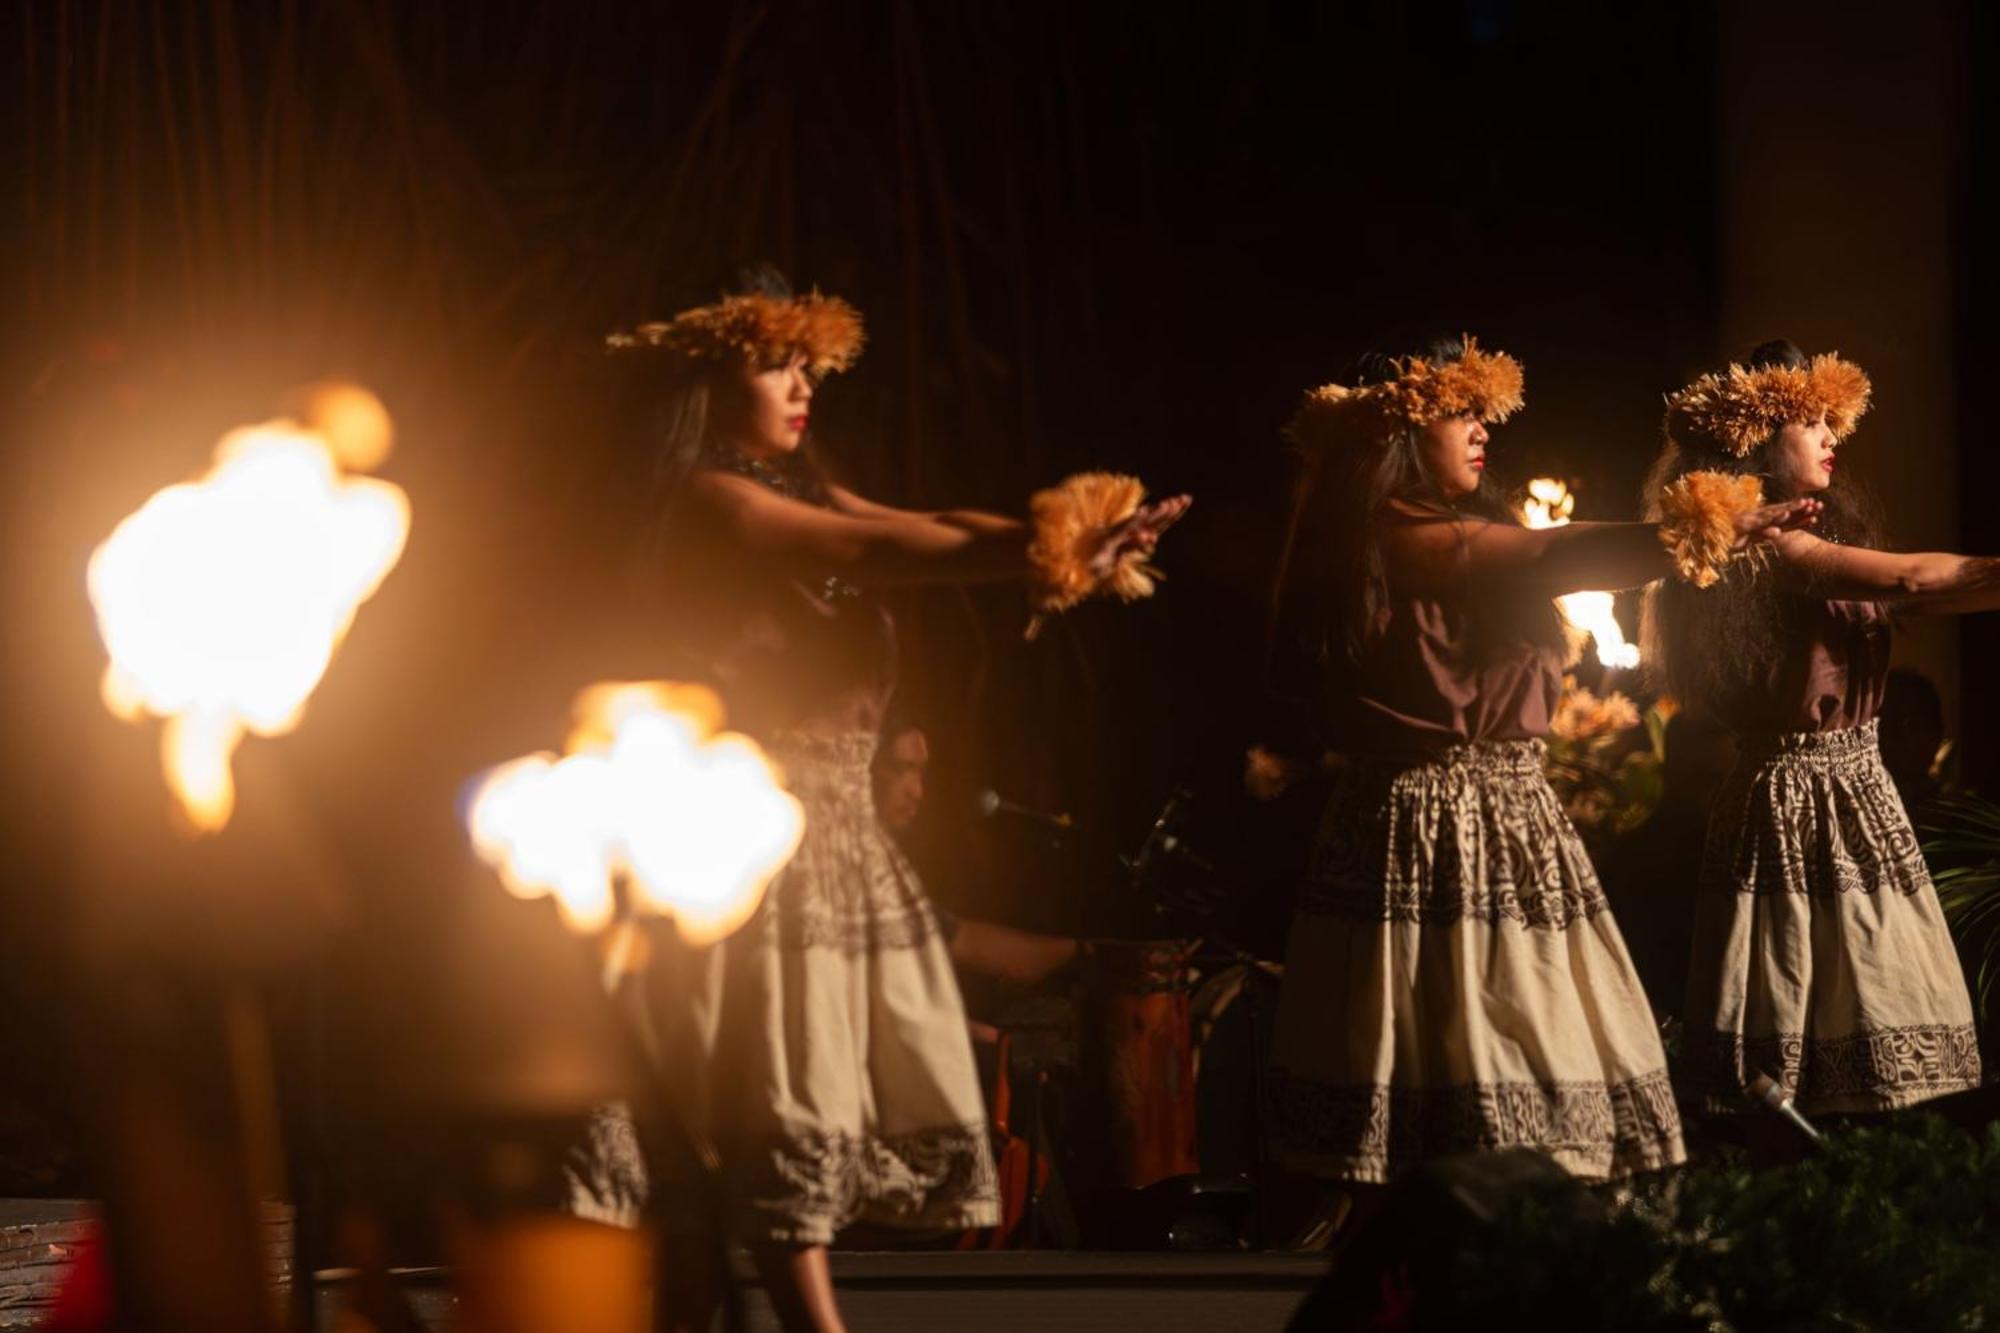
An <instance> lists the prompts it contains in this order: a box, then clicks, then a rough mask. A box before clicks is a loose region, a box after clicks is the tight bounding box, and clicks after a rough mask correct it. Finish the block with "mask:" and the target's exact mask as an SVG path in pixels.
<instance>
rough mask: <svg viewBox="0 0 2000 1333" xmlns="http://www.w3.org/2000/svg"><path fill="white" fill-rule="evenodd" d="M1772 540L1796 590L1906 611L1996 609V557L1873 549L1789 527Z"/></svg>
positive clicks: (1999, 602)
mask: <svg viewBox="0 0 2000 1333" xmlns="http://www.w3.org/2000/svg"><path fill="white" fill-rule="evenodd" d="M1776 545H1777V550H1778V557H1779V562H1780V563H1779V571H1780V574H1779V577H1780V578H1782V579H1783V580H1784V583H1785V586H1786V587H1788V588H1790V589H1791V590H1792V591H1795V592H1802V593H1811V594H1813V595H1814V596H1819V597H1834V598H1846V599H1852V600H1855V601H1870V602H1887V603H1889V604H1890V605H1892V606H1894V607H1895V608H1896V609H1897V610H1898V611H1902V612H1904V613H1906V614H1910V615H1957V614H1961V613H1965V612H1972V611H1994V610H2000V557H1994V556H1975V555H1953V554H1951V553H1950V552H1946V551H1926V552H1916V553H1910V554H1905V553H1901V552H1896V551H1874V550H1870V549H1868V548H1867V547H1865V546H1841V545H1837V544H1835V543H1833V542H1829V541H1822V540H1821V539H1820V538H1818V537H1815V536H1813V535H1812V534H1811V533H1808V532H1788V533H1786V534H1785V535H1784V536H1783V537H1780V538H1779V539H1778V541H1777V543H1776Z"/></svg>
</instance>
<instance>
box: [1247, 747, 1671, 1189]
mask: <svg viewBox="0 0 2000 1333" xmlns="http://www.w3.org/2000/svg"><path fill="white" fill-rule="evenodd" d="M1543 753H1544V747H1543V745H1542V743H1541V742H1540V741H1487V742H1478V743H1474V744H1470V745H1463V746H1457V747H1454V748H1452V749H1449V750H1446V751H1444V752H1443V753H1442V754H1440V755H1438V756H1436V757H1435V758H1433V759H1431V760H1429V761H1427V762H1421V763H1417V764H1414V765H1407V764H1405V765H1398V764H1392V763H1387V762H1382V761H1376V760H1366V761H1361V762H1358V763H1356V764H1355V765H1353V766H1351V767H1350V768H1349V770H1348V771H1347V772H1346V774H1345V775H1343V777H1342V779H1341V781H1340V783H1339V785H1338V787H1337V789H1336V790H1335V792H1334V795H1333V798H1332V800H1331V802H1330V803H1329V805H1328V807H1327V812H1326V815H1325V818H1324V820H1323V822H1322V824H1321V827H1320V834H1319V844H1318V848H1317V851H1316V854H1315V857H1314V866H1313V871H1312V875H1311V877H1310V880H1309V883H1308V884H1307V886H1306V889H1305V891H1304V893H1303V894H1302V896H1301V899H1300V904H1299V909H1298V913H1297V916H1296V917H1295V918H1294V920H1293V924H1292V935H1291V942H1290V945H1289V948H1288V951H1287V955H1286V962H1285V983H1284V993H1283V997H1282V999H1281V1000H1280V1002H1279V1009H1278V1026H1277V1034H1276V1038H1275V1048H1274V1058H1273V1063H1274V1066H1275V1068H1274V1073H1273V1078H1272V1101H1273V1106H1272V1114H1273V1134H1274V1138H1275V1140H1276V1142H1277V1145H1278V1153H1279V1156H1280V1157H1281V1159H1282V1160H1284V1161H1286V1162H1287V1163H1288V1164H1290V1165H1292V1166H1294V1167H1296V1168H1298V1169H1300V1170H1305V1171H1309V1172H1312V1173H1314V1174H1318V1175H1322V1176H1326V1177H1331V1178H1334V1179H1343V1180H1355V1181H1375V1182H1380V1181H1386V1180H1388V1179H1390V1178H1391V1177H1392V1176H1393V1175H1395V1174H1396V1173H1398V1172H1400V1171H1402V1170H1404V1169H1405V1168H1407V1167H1410V1166H1412V1165H1414V1164H1416V1163H1418V1162H1420V1161H1422V1160H1424V1159H1426V1158H1431V1157H1438V1156H1443V1155H1446V1154H1450V1153H1458V1152H1467V1151H1472V1150H1480V1149H1497V1148H1509V1147H1528V1148H1536V1149H1539V1150H1541V1151H1543V1152H1546V1153H1548V1154H1549V1155H1550V1156H1551V1157H1553V1158H1554V1159H1555V1160H1557V1161H1558V1162H1560V1163H1561V1164H1562V1165H1563V1166H1564V1167H1566V1168H1567V1169H1568V1170H1570V1171H1572V1172H1574V1173H1575V1174H1577V1175H1579V1176H1582V1177H1585V1178H1588V1179H1598V1180H1601V1179H1606V1178H1610V1177H1614V1176H1621V1175H1627V1174H1630V1173H1632V1172H1634V1171H1643V1170H1650V1169H1654V1168H1657V1167H1663V1166H1668V1165H1671V1164H1673V1163H1676V1162H1679V1161H1682V1160H1684V1158H1685V1152H1684V1150H1683V1148H1682V1145H1681V1130H1680V1117H1679V1113H1678V1111H1677V1110H1676V1108H1675V1105H1674V1097H1673V1090H1672V1088H1671V1086H1670V1085H1669V1083H1668V1081H1667V1071H1666V1059H1665V1057H1664V1055H1663V1054H1662V1051H1661V1048H1660V1038H1659V1033H1658V1031H1657V1029H1656V1028H1655V1026H1654V1022H1653V1015H1652V1010H1651V1009H1650V1008H1649V1007H1648V1005H1647V1003H1646V998H1645V993H1644V991H1643V990H1642V989H1641V988H1640V985H1639V980H1638V977H1637V975H1636V974H1635V973H1634V972H1633V970H1632V963H1631V960H1630V958H1629V957H1628V956H1627V954H1626V952H1625V944H1624V941H1623V940H1622V939H1620V938H1619V935H1618V928H1617V926H1616V925H1615V924H1613V922H1612V919H1611V913H1610V910H1609V905H1608V904H1607V903H1606V901H1605V897H1604V893H1603V890H1602V889H1601V888H1599V886H1598V882H1597V875H1596V872H1595V871H1594V870H1593V869H1592V868H1591V865H1590V859H1589V857H1588V855H1587V854H1586V853H1585V851H1584V849H1583V844H1582V843H1581V842H1580V841H1579V840H1578V838H1577V836H1576V831H1575V830H1574V829H1573V828H1571V826H1570V823H1569V820H1568V819H1567V818H1566V817H1565V816H1564V814H1563V812H1562V807H1561V806H1560V804H1559V803H1558V802H1557V800H1556V796H1555V793H1554V792H1552V791H1551V790H1549V785H1548V781H1547V779H1546V778H1545V777H1544V776H1543V773H1542V759H1543Z"/></svg>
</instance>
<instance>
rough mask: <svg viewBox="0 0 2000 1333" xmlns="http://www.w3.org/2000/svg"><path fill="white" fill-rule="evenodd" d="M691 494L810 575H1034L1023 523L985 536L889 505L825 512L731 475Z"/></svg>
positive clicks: (948, 579) (949, 579)
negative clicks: (1031, 573)
mask: <svg viewBox="0 0 2000 1333" xmlns="http://www.w3.org/2000/svg"><path fill="white" fill-rule="evenodd" d="M688 496H689V499H690V501H691V502H692V503H694V504H697V505H700V506H701V507H703V508H704V509H705V510H707V511H708V513H709V514H710V516H711V517H713V518H714V519H715V520H717V521H718V522H719V523H720V524H721V525H722V527H723V528H724V530H725V531H727V532H728V533H729V534H730V535H731V536H733V537H735V538H736V539H737V540H738V541H740V542H741V543H742V544H743V545H744V546H746V547H748V548H749V549H751V550H753V551H755V552H757V553H759V554H760V555H763V556H766V557H768V558H770V559H772V560H775V561H777V562H778V563H779V564H781V565H787V566H790V567H793V568H796V569H799V570H801V571H802V572H808V573H814V572H817V573H824V572H826V571H828V570H839V571H842V572H845V573H847V574H848V575H850V576H851V577H855V578H861V579H866V580H870V581H873V582H876V583H885V584H889V583H974V582H986V581H998V580H1001V579H1008V578H1020V577H1023V576H1024V575H1025V574H1026V573H1027V570H1028V558H1027V550H1028V533H1027V529H1026V528H1025V527H1024V526H1023V525H1021V524H1018V523H1016V524H1013V525H1012V526H1011V527H1008V528H1005V529H1002V530H997V531H979V530H976V529H974V528H972V527H969V526H967V525H965V524H962V523H954V522H952V521H950V520H949V518H948V517H946V516H943V515H938V516H932V515H927V514H915V513H909V512H906V511H903V510H894V509H890V508H888V507H887V506H884V505H875V506H871V507H870V512H862V513H848V512H844V511H843V510H841V509H832V510H827V509H821V508H819V507H818V506H816V505H809V504H804V503H801V502H800V501H797V500H790V499H787V498H785V497H784V496H782V495H779V494H777V493H776V492H774V491H771V490H769V489H767V488H765V487H763V486H759V485H758V484H757V483H756V482H754V481H750V480H748V479H747V478H743V477H737V476H733V475H730V474H729V473H724V472H701V473H698V474H696V476H695V477H694V479H693V480H692V481H691V482H690V483H689V485H688Z"/></svg>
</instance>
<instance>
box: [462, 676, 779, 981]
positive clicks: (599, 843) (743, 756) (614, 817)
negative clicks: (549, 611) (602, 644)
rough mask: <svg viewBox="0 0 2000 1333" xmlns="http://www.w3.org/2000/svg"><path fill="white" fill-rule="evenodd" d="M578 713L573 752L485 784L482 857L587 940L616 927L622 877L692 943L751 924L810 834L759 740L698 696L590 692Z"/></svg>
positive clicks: (640, 900)
mask: <svg viewBox="0 0 2000 1333" xmlns="http://www.w3.org/2000/svg"><path fill="white" fill-rule="evenodd" d="M575 714H576V725H575V727H574V729H573V730H572V731H571V733H570V737H569V742H568V745H567V746H566V749H567V751H568V753H567V754H565V755H563V756H561V757H557V756H556V755H554V754H550V753H542V754H532V755H527V756H525V757H523V758H520V759H516V760H513V761H511V762H509V763H505V764H502V765H500V766H499V767H498V768H495V769H492V770H491V771H489V772H488V773H486V774H485V775H484V777H483V778H482V779H481V780H480V782H479V785H478V788H477V790H476V791H475V792H474V794H473V797H472V800H471V803H470V808H469V810H468V812H467V816H466V824H467V827H468V829H469V830H470V832H471V835H472V844H473V847H474V849H475V850H476V851H477V852H478V854H479V856H480V858H481V859H482V860H484V861H485V862H486V863H487V864H489V865H491V866H492V867H493V868H494V869H495V870H497V871H498V872H499V874H500V878H501V881H502V882H503V883H504V884H506V886H507V888H508V890H509V891H510V892H512V893H514V894H515V895H516V896H518V897H522V898H536V897H540V896H541V895H542V894H544V893H547V894H550V895H552V896H554V898H555V900H556V902H557V904H558V905H559V906H560V907H561V909H562V914H563V918H564V920H565V921H567V922H568V923H569V924H570V926H571V927H572V928H574V929H576V930H579V931H584V932H595V931H599V930H602V929H604V928H605V927H606V926H608V925H610V924H611V923H612V920H613V917H614V916H615V915H617V908H618V903H617V896H616V891H615V886H616V885H617V884H618V883H619V882H620V881H621V880H622V882H623V883H624V885H625V886H626V888H627V891H628V895H629V903H628V906H629V907H630V909H631V910H632V911H633V912H653V913H656V914H658V915H661V916H671V917H672V918H673V920H674V923H675V926H676V928H677V929H678V930H679V932H680V935H681V938H683V939H685V940H687V941H688V942H689V943H691V944H709V943H713V942H714V941H716V940H719V939H721V938H722V937H723V936H725V935H727V934H729V933H730V932H731V931H733V930H735V929H736V928H737V927H738V926H741V925H742V924H743V923H744V922H745V921H747V920H749V919H750V914H751V913H752V912H754V911H756V910H757V904H758V903H759V902H760V901H762V899H763V896H764V890H765V888H766V887H767V886H768V885H769V884H770V882H771V880H772V878H773V877H774V876H776V875H777V873H778V872H779V871H780V870H782V869H784V867H785V864H786V862H788V861H790V860H791V859H792V853H794V852H795V851H797V850H798V846H799V839H800V838H801V837H802V836H803V835H804V833H805V809H804V807H803V806H801V805H800V804H799V802H798V800H797V799H796V798H795V797H793V796H792V795H791V794H790V793H789V792H787V791H785V790H784V788H783V787H782V785H780V782H779V778H778V773H777V770H776V769H775V768H774V767H773V766H772V764H771V762H770V760H768V759H767V758H765V756H764V752H763V751H762V750H761V749H759V748H758V746H757V744H756V742H754V741H752V740H751V739H750V738H749V737H747V736H742V735H738V734H736V733H734V732H724V731H720V730H719V728H720V727H721V725H722V706H721V703H720V701H719V700H717V698H716V697H715V695H714V694H713V693H711V692H710V691H708V690H705V689H702V688H701V687H700V686H695V685H676V684H672V683H670V682H666V681H645V682H639V683H633V684H604V685H593V686H591V687H590V688H589V689H587V690H585V691H584V692H583V693H582V694H581V695H579V696H578V697H577V701H576V708H575Z"/></svg>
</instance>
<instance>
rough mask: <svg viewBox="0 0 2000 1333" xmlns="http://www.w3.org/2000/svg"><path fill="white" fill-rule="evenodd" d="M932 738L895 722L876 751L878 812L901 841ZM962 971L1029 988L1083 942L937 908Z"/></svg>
mask: <svg viewBox="0 0 2000 1333" xmlns="http://www.w3.org/2000/svg"><path fill="white" fill-rule="evenodd" d="M930 762H931V750H930V739H929V738H928V737H927V736H925V735H924V730H923V728H922V727H919V726H916V725H914V724H908V723H906V724H896V723H891V725H890V728H889V729H888V730H887V731H885V732H884V733H883V736H882V744H881V745H880V746H879V747H878V748H877V749H876V751H875V771H874V777H875V812H876V814H877V815H878V816H879V817H880V818H881V820H882V826H883V827H884V828H886V829H888V830H889V832H890V833H891V834H892V835H894V836H895V837H897V838H898V839H901V838H903V837H905V836H906V835H907V834H908V833H909V830H910V827H911V825H913V824H914V823H916V819H917V815H918V813H919V812H920V811H921V810H922V809H923V804H924V792H925V782H926V779H927V778H928V777H929V774H930ZM932 906H933V908H934V909H935V910H936V912H937V916H938V923H939V924H940V925H941V926H942V927H943V928H944V932H945V938H946V939H947V940H948V941H949V942H950V945H951V959H952V962H954V963H956V964H957V965H958V966H959V967H961V968H964V969H965V970H967V971H969V972H977V973H980V974H982V975H984V976H989V977H997V978H999V979H1001V980H1003V981H1012V982H1016V983H1018V984H1020V985H1023V986H1033V985H1036V984H1038V983H1040V982H1042V981H1044V980H1046V979H1047V978H1048V977H1050V976H1051V975H1053V974H1054V973H1055V972H1057V971H1058V970H1060V969H1061V968H1063V967H1066V966H1068V965H1069V964H1070V963H1071V962H1074V961H1075V959H1076V956H1077V952H1078V950H1079V948H1080V947H1081V942H1080V941H1078V940H1073V939H1067V938H1064V937H1063V936H1060V935H1041V934H1037V933H1035V932H1034V931H1028V930H1016V929H1014V928H1013V927H1011V926H1000V925H995V924H993V923H992V922H988V921H973V920H963V919H961V918H959V917H958V916H957V915H956V914H954V913H952V912H949V911H946V910H945V909H944V908H942V907H938V906H937V905H936V904H935V903H934V904H932Z"/></svg>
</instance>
